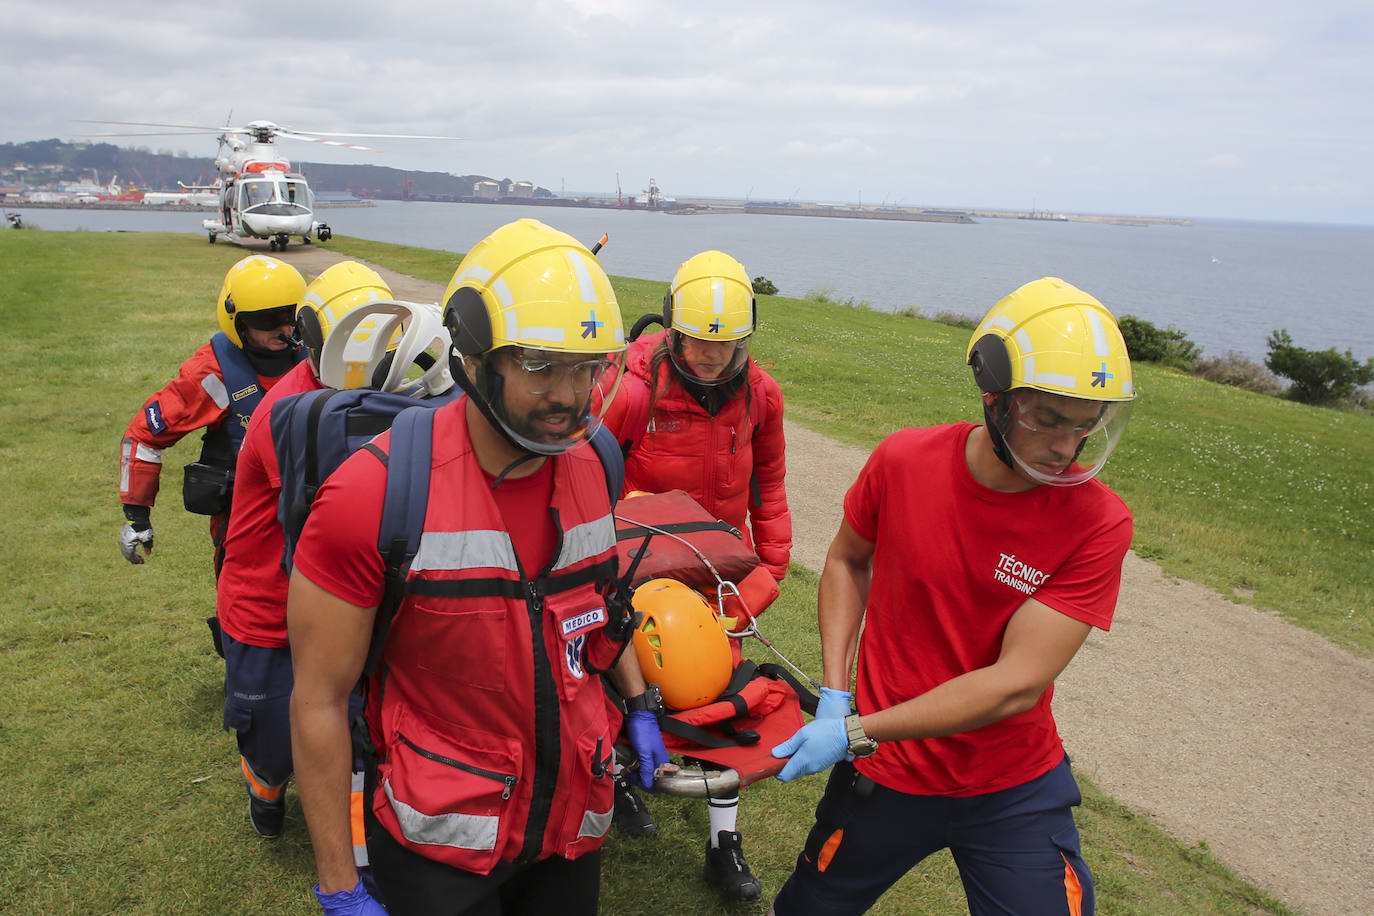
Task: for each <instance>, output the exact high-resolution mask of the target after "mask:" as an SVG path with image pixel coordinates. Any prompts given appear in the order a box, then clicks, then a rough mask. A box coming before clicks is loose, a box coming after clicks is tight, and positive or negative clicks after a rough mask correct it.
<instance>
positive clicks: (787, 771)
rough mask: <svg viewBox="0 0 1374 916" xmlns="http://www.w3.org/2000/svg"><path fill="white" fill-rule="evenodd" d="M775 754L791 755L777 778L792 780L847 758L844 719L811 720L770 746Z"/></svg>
mask: <svg viewBox="0 0 1374 916" xmlns="http://www.w3.org/2000/svg"><path fill="white" fill-rule="evenodd" d="M772 753H773V756H774V757H791V758H792V759H791V760H789V761H787V766H785V767H783V768H782V772H781V773H779V774H778V779H780V780H782V781H783V782H791V781H792V780H794V779H796V778H797V777H798V776H809V775H811V774H812V773H819V772H820V771H821V770H825V769H828V768H830V767H832V766H834V765H835V764H837V763H839V762H840V761H841V760H846V759H849V737H848V736H847V735H846V734H845V733H844V719H812V720H811V721H810V722H808V723H807V724H805V725H803V726H802V727H801V728H800V729H798V731H797V733H796V734H795V735H793V736H792V737H791V738H788V739H787V740H786V741H784V742H783V743H782V744H779V745H778V746H777V747H775V748H773V752H772Z"/></svg>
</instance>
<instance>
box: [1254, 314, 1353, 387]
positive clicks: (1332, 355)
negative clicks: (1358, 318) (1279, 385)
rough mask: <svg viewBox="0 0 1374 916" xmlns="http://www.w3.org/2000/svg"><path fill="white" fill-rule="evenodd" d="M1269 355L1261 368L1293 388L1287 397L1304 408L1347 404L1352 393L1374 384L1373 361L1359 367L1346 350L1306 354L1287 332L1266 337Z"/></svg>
mask: <svg viewBox="0 0 1374 916" xmlns="http://www.w3.org/2000/svg"><path fill="white" fill-rule="evenodd" d="M1267 343H1268V344H1269V355H1268V356H1266V357H1265V358H1264V364H1265V365H1266V366H1268V367H1269V369H1270V371H1272V372H1273V373H1274V374H1275V375H1279V376H1282V377H1283V378H1286V379H1288V380H1289V381H1290V382H1292V383H1293V384H1292V385H1290V386H1289V388H1288V397H1289V398H1290V399H1291V400H1294V401H1301V402H1302V403H1304V404H1336V403H1339V402H1341V401H1350V400H1352V398H1353V395H1354V394H1355V389H1356V388H1358V387H1360V386H1361V385H1368V384H1369V383H1370V382H1371V381H1374V358H1370V359H1367V360H1365V361H1364V362H1363V363H1361V362H1360V361H1359V360H1357V359H1355V357H1354V356H1352V355H1351V353H1350V350H1349V349H1348V348H1347V349H1346V351H1345V352H1344V353H1339V352H1337V350H1336V348H1335V347H1331V348H1330V349H1327V350H1306V349H1304V348H1302V347H1299V346H1295V345H1294V343H1293V335H1291V334H1289V333H1288V330H1287V328H1284V329H1282V330H1278V331H1275V332H1273V333H1272V334H1270V335H1269V339H1268V341H1267Z"/></svg>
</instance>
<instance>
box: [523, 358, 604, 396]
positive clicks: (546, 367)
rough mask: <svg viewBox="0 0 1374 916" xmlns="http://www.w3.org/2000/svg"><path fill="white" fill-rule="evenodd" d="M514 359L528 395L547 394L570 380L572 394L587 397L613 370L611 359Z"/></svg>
mask: <svg viewBox="0 0 1374 916" xmlns="http://www.w3.org/2000/svg"><path fill="white" fill-rule="evenodd" d="M511 360H512V361H513V362H514V363H515V365H517V366H519V367H520V377H521V379H522V381H523V387H524V389H525V391H526V392H527V393H529V394H548V393H549V392H550V391H553V390H554V389H555V388H559V387H561V386H562V385H563V383H564V381H565V380H566V381H568V383H569V384H571V385H572V389H573V391H575V392H577V393H578V394H586V393H587V392H589V391H591V390H592V389H593V388H595V387H596V383H597V382H598V381H600V380H601V376H602V375H603V374H605V372H606V370H607V369H609V368H610V366H611V361H610V360H609V359H604V358H598V359H587V360H583V361H582V362H578V363H565V362H562V361H560V360H555V359H550V358H548V357H547V356H544V355H542V354H538V353H522V354H512V355H511Z"/></svg>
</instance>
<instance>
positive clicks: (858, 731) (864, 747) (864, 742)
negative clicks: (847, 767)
mask: <svg viewBox="0 0 1374 916" xmlns="http://www.w3.org/2000/svg"><path fill="white" fill-rule="evenodd" d="M844 736H845V737H846V738H847V739H849V753H851V754H853V755H854V756H855V757H868V756H870V755H872V753H873V752H874V751H876V750H877V749H878V741H877V739H875V738H870V737H868V734H867V733H866V732H864V727H863V720H862V717H861V716H860V715H859V714H858V713H854V715H852V716H845V717H844Z"/></svg>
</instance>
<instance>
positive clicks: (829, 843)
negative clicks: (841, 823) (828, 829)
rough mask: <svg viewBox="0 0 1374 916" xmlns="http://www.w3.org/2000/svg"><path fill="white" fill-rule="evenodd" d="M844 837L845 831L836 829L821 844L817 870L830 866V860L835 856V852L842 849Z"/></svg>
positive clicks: (817, 857)
mask: <svg viewBox="0 0 1374 916" xmlns="http://www.w3.org/2000/svg"><path fill="white" fill-rule="evenodd" d="M843 839H844V831H843V830H836V831H835V832H834V833H832V834H830V836H829V837H827V838H826V841H825V843H824V844H823V845H822V846H821V851H820V854H819V855H817V856H816V871H825V870H826V869H827V868H829V867H830V860H831V859H833V858H835V853H836V852H838V851H839V849H840V842H841V841H842V840H843Z"/></svg>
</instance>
